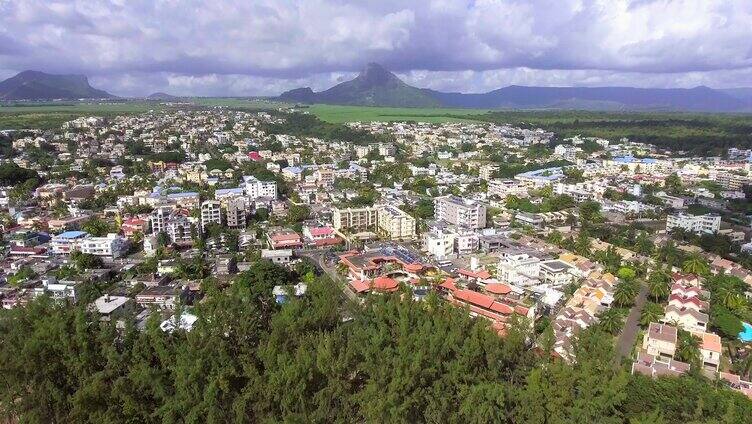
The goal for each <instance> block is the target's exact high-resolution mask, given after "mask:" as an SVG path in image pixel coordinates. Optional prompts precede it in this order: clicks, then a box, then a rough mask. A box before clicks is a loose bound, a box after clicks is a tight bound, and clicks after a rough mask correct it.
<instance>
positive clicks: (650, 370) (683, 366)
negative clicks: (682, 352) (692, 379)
mask: <svg viewBox="0 0 752 424" xmlns="http://www.w3.org/2000/svg"><path fill="white" fill-rule="evenodd" d="M689 368H690V365H689V364H687V363H686V362H681V361H677V360H675V359H672V358H662V357H658V356H653V355H650V354H648V353H643V352H640V353H638V354H637V361H635V362H634V363H633V364H632V374H642V375H646V376H648V377H652V378H657V377H664V376H670V377H678V376H680V375H682V374H685V373H687V372H689Z"/></svg>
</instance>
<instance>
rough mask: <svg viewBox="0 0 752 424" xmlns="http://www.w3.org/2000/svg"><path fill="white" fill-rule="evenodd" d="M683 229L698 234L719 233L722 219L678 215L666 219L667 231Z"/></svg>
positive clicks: (713, 215) (717, 217)
mask: <svg viewBox="0 0 752 424" xmlns="http://www.w3.org/2000/svg"><path fill="white" fill-rule="evenodd" d="M674 228H682V229H684V230H685V231H688V232H692V233H697V234H703V233H704V234H712V233H717V232H718V230H720V229H721V217H720V216H719V215H715V214H705V215H690V214H685V213H678V214H672V215H668V216H667V217H666V231H671V230H673V229H674Z"/></svg>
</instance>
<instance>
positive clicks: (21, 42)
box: [0, 0, 752, 95]
mask: <svg viewBox="0 0 752 424" xmlns="http://www.w3.org/2000/svg"><path fill="white" fill-rule="evenodd" d="M749 22H752V2H750V1H749V0H725V1H722V0H717V1H701V0H652V1H651V0H631V1H630V0H592V1H588V0H534V1H528V0H475V1H458V0H455V1H448V0H418V1H412V2H406V1H396V0H394V1H393V0H381V1H377V0H373V1H358V2H352V1H344V0H305V1H292V0H259V1H246V0H226V1H223V0H213V1H206V2H199V1H187V0H185V1H183V0H110V1H83V0H81V1H54V0H53V1H45V0H0V73H2V74H7V73H10V72H15V71H19V70H23V69H40V70H44V71H48V72H75V73H84V74H87V75H90V76H92V78H93V80H94V81H97V82H100V83H102V84H112V85H106V86H103V88H108V89H110V90H112V91H114V92H116V93H120V94H144V92H139V90H145V89H146V88H145V87H150V88H151V87H153V88H155V89H162V90H169V89H173V90H172V91H176V90H178V91H188V90H194V91H195V92H202V93H206V94H236V95H247V94H274V93H275V91H273V90H278V91H279V90H283V89H286V88H290V87H294V86H296V85H311V86H313V87H314V88H324V87H326V86H328V85H329V84H332V83H334V82H336V81H337V79H338V78H342V77H349V76H351V74H352V73H354V72H357V71H358V70H359V69H360V68H361V67H362V66H363V64H364V63H366V62H370V61H376V62H379V63H382V64H384V65H385V66H387V67H388V68H390V69H392V70H394V71H395V72H398V73H400V74H401V75H402V76H404V77H405V78H407V79H408V80H410V81H411V82H414V83H420V84H421V86H430V87H432V88H439V89H459V90H463V91H483V90H487V89H492V88H497V87H499V86H501V85H505V84H509V83H529V84H562V85H593V84H606V85H611V84H616V83H620V84H622V85H624V84H626V85H643V86H644V85H656V86H664V85H668V86H676V85H683V84H692V83H695V82H699V83H704V84H707V85H711V86H713V85H719V84H722V85H729V84H730V85H752V81H751V80H750V79H749V75H750V73H751V72H750V69H751V68H752V58H751V54H750V53H751V52H752V26H750V25H749ZM138 78H141V79H143V81H144V83H143V84H142V88H139V86H138V84H134V81H136V80H137V79H138ZM493 84H497V85H493ZM231 90H239V91H237V92H233V91H231ZM278 91H277V92H278ZM180 94H190V93H188V92H185V93H180Z"/></svg>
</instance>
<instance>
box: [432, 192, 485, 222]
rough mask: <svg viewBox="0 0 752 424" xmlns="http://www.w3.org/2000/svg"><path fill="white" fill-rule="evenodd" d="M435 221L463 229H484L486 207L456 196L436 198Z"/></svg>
mask: <svg viewBox="0 0 752 424" xmlns="http://www.w3.org/2000/svg"><path fill="white" fill-rule="evenodd" d="M434 208H435V216H436V219H438V220H442V221H444V222H448V223H450V224H454V225H456V226H458V227H465V228H485V227H486V205H484V204H482V203H480V202H476V201H474V200H468V199H463V198H461V197H458V196H452V195H450V196H443V197H437V198H436V199H435V200H434Z"/></svg>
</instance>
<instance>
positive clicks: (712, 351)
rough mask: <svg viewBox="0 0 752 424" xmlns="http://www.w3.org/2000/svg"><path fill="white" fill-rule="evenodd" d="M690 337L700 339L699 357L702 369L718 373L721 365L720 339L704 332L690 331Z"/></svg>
mask: <svg viewBox="0 0 752 424" xmlns="http://www.w3.org/2000/svg"><path fill="white" fill-rule="evenodd" d="M691 333H692V336H694V337H697V338H698V339H700V356H701V357H702V365H703V368H705V369H707V370H710V371H713V372H718V368H719V367H720V365H721V351H722V348H721V338H720V336H718V335H717V334H714V333H708V332H705V331H692V332H691Z"/></svg>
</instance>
